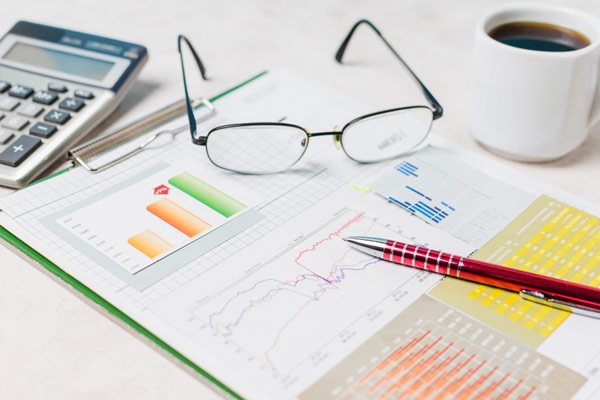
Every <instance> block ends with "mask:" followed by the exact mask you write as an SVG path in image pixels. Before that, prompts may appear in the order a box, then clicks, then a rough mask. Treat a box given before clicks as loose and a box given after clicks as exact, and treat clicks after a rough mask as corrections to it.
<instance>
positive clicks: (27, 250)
mask: <svg viewBox="0 0 600 400" xmlns="http://www.w3.org/2000/svg"><path fill="white" fill-rule="evenodd" d="M266 73H267V71H263V72H261V73H260V74H258V75H256V76H254V77H252V78H250V79H248V80H246V81H244V82H242V83H240V84H239V85H236V86H234V87H232V88H231V89H229V90H226V91H225V92H223V93H220V94H218V95H216V96H214V97H213V98H211V99H210V101H215V100H218V99H220V98H221V97H223V96H225V95H227V94H229V93H231V92H233V91H235V90H237V89H239V88H241V87H242V86H245V85H247V84H248V83H250V82H252V81H254V80H256V79H258V78H260V77H261V76H263V75H265V74H266ZM69 169H70V168H65V169H63V170H61V171H58V172H56V173H54V174H52V175H50V176H47V177H45V178H42V179H40V180H38V181H36V182H34V183H32V184H31V185H35V184H37V183H40V182H42V181H45V180H47V179H51V178H53V177H55V176H57V175H60V174H62V173H63V172H66V171H68V170H69ZM31 185H30V186H31ZM0 238H1V239H3V240H4V241H5V242H6V243H8V244H9V245H11V246H12V247H14V248H15V249H17V250H18V251H20V252H21V253H23V254H25V255H26V256H27V257H29V258H30V259H31V260H33V261H35V262H36V263H38V264H39V265H41V266H42V267H44V268H45V269H46V270H47V271H48V272H49V273H51V274H53V275H55V276H56V277H58V278H59V279H60V280H62V281H63V282H65V283H66V284H68V285H69V286H71V287H72V288H73V289H75V290H76V291H77V292H79V293H81V294H83V295H84V296H85V297H86V298H88V299H89V300H91V301H92V302H93V303H95V304H97V305H98V306H100V307H102V308H103V309H104V310H105V311H107V312H108V313H109V316H112V317H114V318H116V319H118V320H120V321H122V322H124V323H125V324H127V325H128V326H129V327H130V328H132V329H133V330H134V331H135V332H137V333H139V334H141V335H142V336H143V337H145V338H146V339H148V340H150V341H151V342H152V343H154V344H156V345H157V346H158V347H159V348H160V349H162V350H163V351H164V352H166V353H167V354H168V355H171V356H172V357H174V358H175V359H176V360H177V361H179V362H181V363H182V364H183V365H185V366H186V367H188V368H191V369H192V370H193V371H194V372H196V373H198V374H200V375H201V377H202V378H203V379H204V380H206V381H208V382H210V383H212V384H213V385H215V386H216V388H218V389H219V390H220V392H221V393H224V394H228V395H230V396H231V397H233V398H236V399H243V397H242V396H240V395H239V394H237V393H236V392H234V391H233V390H231V389H230V388H228V387H227V386H226V385H225V384H223V383H221V382H220V381H219V380H218V379H217V378H215V377H214V376H212V375H211V374H209V373H208V372H206V371H205V370H203V369H202V368H200V367H199V366H198V365H196V364H195V363H194V362H192V361H191V360H190V359H188V358H187V357H185V356H184V355H183V354H181V353H180V352H178V351H177V350H175V349H174V348H173V347H171V346H169V345H168V344H167V343H166V342H164V341H163V340H162V339H160V338H159V337H158V336H156V335H155V334H153V333H152V332H150V331H149V330H148V329H146V328H144V327H143V326H142V325H141V324H139V323H138V322H137V321H135V320H134V319H132V318H131V317H129V316H128V315H127V314H125V313H124V312H122V311H121V310H119V309H118V308H116V307H115V306H113V305H112V304H111V303H109V302H108V301H107V300H105V299H104V298H103V297H102V296H100V295H99V294H97V293H96V292H94V291H93V290H91V289H90V288H88V287H87V286H86V285H84V284H83V283H81V282H80V281H78V280H77V279H75V278H74V277H73V276H71V275H70V274H68V273H66V272H65V271H63V270H62V269H61V268H60V267H58V266H57V265H56V264H54V263H53V262H51V261H50V260H48V259H47V258H46V257H44V256H43V255H41V254H40V253H38V252H37V251H36V250H34V249H33V248H31V247H30V246H29V245H27V244H26V243H25V242H23V241H22V240H21V239H19V238H18V237H16V236H15V235H13V234H12V233H11V232H9V231H8V230H7V229H6V228H4V227H3V226H1V225H0Z"/></svg>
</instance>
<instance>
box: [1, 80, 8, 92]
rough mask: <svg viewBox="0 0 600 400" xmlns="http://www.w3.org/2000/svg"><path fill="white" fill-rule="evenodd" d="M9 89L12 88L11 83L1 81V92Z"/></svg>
mask: <svg viewBox="0 0 600 400" xmlns="http://www.w3.org/2000/svg"><path fill="white" fill-rule="evenodd" d="M8 89H10V83H8V82H6V81H0V93H4V92H6V91H7V90H8Z"/></svg>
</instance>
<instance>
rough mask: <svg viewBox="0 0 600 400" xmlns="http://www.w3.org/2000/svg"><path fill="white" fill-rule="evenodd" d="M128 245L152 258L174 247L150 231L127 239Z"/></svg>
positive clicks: (147, 230)
mask: <svg viewBox="0 0 600 400" xmlns="http://www.w3.org/2000/svg"><path fill="white" fill-rule="evenodd" d="M127 243H129V244H130V245H132V246H133V247H135V248H136V249H138V250H139V251H141V252H142V253H144V254H145V255H147V256H148V257H150V258H154V257H156V256H158V255H159V254H162V253H164V252H165V251H167V250H169V249H170V248H171V247H173V245H172V244H171V243H169V242H167V241H166V240H165V239H163V238H161V237H160V236H158V235H157V234H156V233H154V232H152V231H151V230H149V229H146V230H145V231H143V232H140V233H138V234H137V235H134V236H132V237H130V238H129V239H127Z"/></svg>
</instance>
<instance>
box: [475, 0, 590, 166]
mask: <svg viewBox="0 0 600 400" xmlns="http://www.w3.org/2000/svg"><path fill="white" fill-rule="evenodd" d="M509 22H542V23H548V24H552V25H558V26H561V27H565V28H569V29H571V30H574V31H576V32H579V33H580V34H582V35H584V36H585V37H586V38H587V39H588V40H589V41H590V44H589V45H588V46H586V47H583V48H580V49H578V50H573V51H566V52H546V51H536V50H526V49H522V48H518V47H513V46H510V45H507V44H504V43H501V42H499V41H497V40H495V39H493V38H492V37H490V36H489V32H490V31H491V30H493V29H494V28H496V27H498V26H500V25H503V24H506V23H509ZM599 60H600V19H598V18H596V17H594V16H591V15H589V14H585V13H583V12H579V11H574V10H570V9H566V8H558V7H552V6H543V5H538V4H514V3H513V4H508V5H505V6H502V7H500V8H496V9H494V10H492V11H491V12H488V13H487V14H486V15H485V16H484V17H483V18H482V19H481V20H480V21H479V23H478V25H477V30H476V36H475V53H474V61H473V71H472V81H471V89H470V104H469V108H468V116H467V123H468V127H469V130H470V131H471V134H472V135H473V136H474V137H475V139H476V140H477V141H479V142H480V143H481V144H483V145H484V147H487V148H488V149H490V150H491V151H493V152H496V153H498V154H500V155H503V156H505V157H508V158H512V159H515V160H519V161H549V160H553V159H556V158H559V157H561V156H563V155H565V154H567V153H568V152H570V151H572V150H573V149H575V148H576V147H577V146H579V145H580V144H581V143H582V142H583V141H584V140H585V138H586V137H587V135H588V133H589V130H590V127H591V126H592V125H593V124H594V123H595V122H596V121H597V120H598V119H600V100H599V99H598V97H599V93H598V92H599V90H598V86H599V85H598V78H599V73H600V64H599Z"/></svg>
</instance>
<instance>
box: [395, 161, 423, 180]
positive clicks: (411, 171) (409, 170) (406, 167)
mask: <svg viewBox="0 0 600 400" xmlns="http://www.w3.org/2000/svg"><path fill="white" fill-rule="evenodd" d="M395 168H396V171H399V172H401V173H403V174H404V175H406V176H414V177H415V178H418V177H419V174H417V171H418V169H419V168H418V167H416V166H414V165H412V164H411V163H409V162H408V161H402V162H401V163H400V164H398V165H396V167H395Z"/></svg>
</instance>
